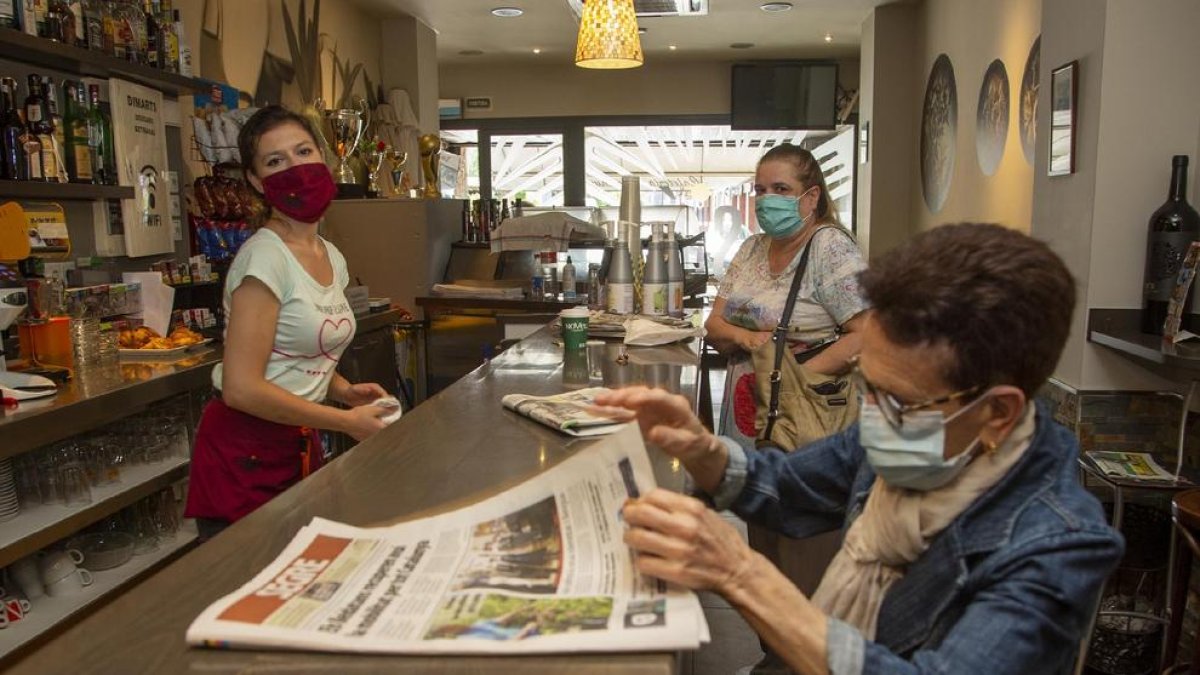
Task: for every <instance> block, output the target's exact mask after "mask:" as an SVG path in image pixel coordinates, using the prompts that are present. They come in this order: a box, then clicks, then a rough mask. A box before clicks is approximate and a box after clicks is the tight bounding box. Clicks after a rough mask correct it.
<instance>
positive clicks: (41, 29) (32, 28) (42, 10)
mask: <svg viewBox="0 0 1200 675" xmlns="http://www.w3.org/2000/svg"><path fill="white" fill-rule="evenodd" d="M22 1H23V2H24V3H25V32H26V33H29V34H30V35H37V36H38V37H46V9H47V7H46V0H22Z"/></svg>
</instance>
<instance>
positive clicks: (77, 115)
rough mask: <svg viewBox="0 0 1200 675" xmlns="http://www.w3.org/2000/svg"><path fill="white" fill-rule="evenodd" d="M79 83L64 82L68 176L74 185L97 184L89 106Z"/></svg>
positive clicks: (64, 125)
mask: <svg viewBox="0 0 1200 675" xmlns="http://www.w3.org/2000/svg"><path fill="white" fill-rule="evenodd" d="M80 92H81V85H80V83H78V82H71V81H69V80H68V81H67V82H63V98H64V101H63V104H64V105H63V127H64V131H65V133H66V141H67V145H66V149H65V150H64V153H63V154H65V155H66V157H65V159H66V162H67V175H68V176H70V178H71V182H73V183H93V182H95V178H96V176H95V172H94V169H93V168H92V147H91V142H90V138H89V134H88V122H87V106H86V105H83V99H82V98H81V97H80Z"/></svg>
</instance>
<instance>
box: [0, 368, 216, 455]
mask: <svg viewBox="0 0 1200 675" xmlns="http://www.w3.org/2000/svg"><path fill="white" fill-rule="evenodd" d="M221 354H222V350H221V348H220V347H219V346H217V347H214V346H206V347H199V348H197V349H196V351H195V352H193V353H190V354H188V355H187V356H186V357H185V358H183V359H179V360H175V361H125V360H122V361H121V362H120V363H119V364H115V365H111V366H101V367H96V368H81V369H78V370H76V371H75V376H74V377H73V378H72V379H71V380H69V381H67V382H66V383H65V384H62V385H60V387H59V390H58V393H57V394H55V395H54V396H52V397H48V398H43V399H37V400H33V401H24V402H22V403H21V404H20V405H19V406H18V407H17V408H15V409H7V410H4V411H3V413H0V438H2V439H4V442H3V443H0V458H4V457H12V456H14V455H19V454H21V453H23V452H27V451H29V450H32V449H34V448H37V447H40V446H43V445H46V444H47V443H53V442H55V441H59V440H62V439H64V438H68V437H70V436H73V435H75V434H78V433H83V432H85V431H88V430H91V429H95V428H96V427H99V426H101V425H104V424H107V423H109V422H112V421H115V420H117V419H120V418H121V417H124V416H126V415H129V414H130V413H134V412H137V411H138V409H140V408H144V407H145V406H147V405H149V404H151V403H154V402H156V401H161V400H162V399H164V398H169V397H171V396H174V395H176V394H182V393H184V392H187V391H191V390H193V389H198V388H203V387H205V386H207V385H208V383H209V382H210V381H211V376H212V369H213V366H215V365H216V364H218V363H220V361H221Z"/></svg>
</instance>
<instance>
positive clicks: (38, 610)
mask: <svg viewBox="0 0 1200 675" xmlns="http://www.w3.org/2000/svg"><path fill="white" fill-rule="evenodd" d="M195 542H196V530H195V526H194V525H193V524H192V521H190V520H189V521H185V523H184V525H182V526H181V527H180V528H179V531H178V532H176V533H175V537H174V538H173V539H171V540H169V541H165V542H160V543H159V547H158V550H156V551H151V552H150V553H146V554H144V555H137V556H134V557H133V558H130V559H129V562H127V563H125V564H124V565H121V566H120V567H114V568H113V569H110V570H103V571H100V572H92V577H93V579H94V581H93V583H92V585H91V586H87V587H86V588H84V589H83V592H82V593H80V594H78V595H71V596H60V597H57V598H52V597H50V596H48V595H47V596H42V597H40V598H38V599H36V600H33V601H31V604H30V610H29V614H27V615H26V616H25V618H23V619H21V620H20V621H17V622H16V623H12V624H9V626H8V628H6V629H5V630H4V631H3V632H0V664H3V663H5V662H8V661H10V659H12V658H13V657H15V656H17V655H18V654H19V653H20V652H24V651H26V650H28V649H29V648H32V647H34V646H35V645H36V644H37V643H38V641H39V638H43V636H47V635H50V634H52V631H53V629H54V627H55V626H57V625H59V624H61V623H63V622H64V621H67V620H69V619H71V618H73V617H76V616H78V615H80V614H82V613H84V612H87V611H89V610H91V609H93V608H95V607H98V606H99V605H100V604H102V603H103V601H105V600H106V599H108V598H110V597H113V596H115V595H116V594H117V593H119V592H120V591H121V590H122V589H124V588H126V587H127V586H129V585H131V584H133V583H134V582H136V581H138V580H139V579H141V578H142V577H144V576H146V575H147V574H149V573H151V572H153V571H154V570H156V569H158V568H159V567H161V566H163V565H165V564H166V563H168V562H170V561H171V560H174V559H175V558H176V557H178V556H180V555H182V554H183V553H186V552H187V551H188V550H189V549H190V548H191V547H192V545H194V544H195Z"/></svg>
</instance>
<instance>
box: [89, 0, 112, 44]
mask: <svg viewBox="0 0 1200 675" xmlns="http://www.w3.org/2000/svg"><path fill="white" fill-rule="evenodd" d="M82 7H83V36H84V45H83V46H84V47H86V48H88V49H90V50H92V51H96V52H102V53H105V54H111V53H112V49H111V48H110V47H105V41H104V8H105V3H104V0H83V5H82Z"/></svg>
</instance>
